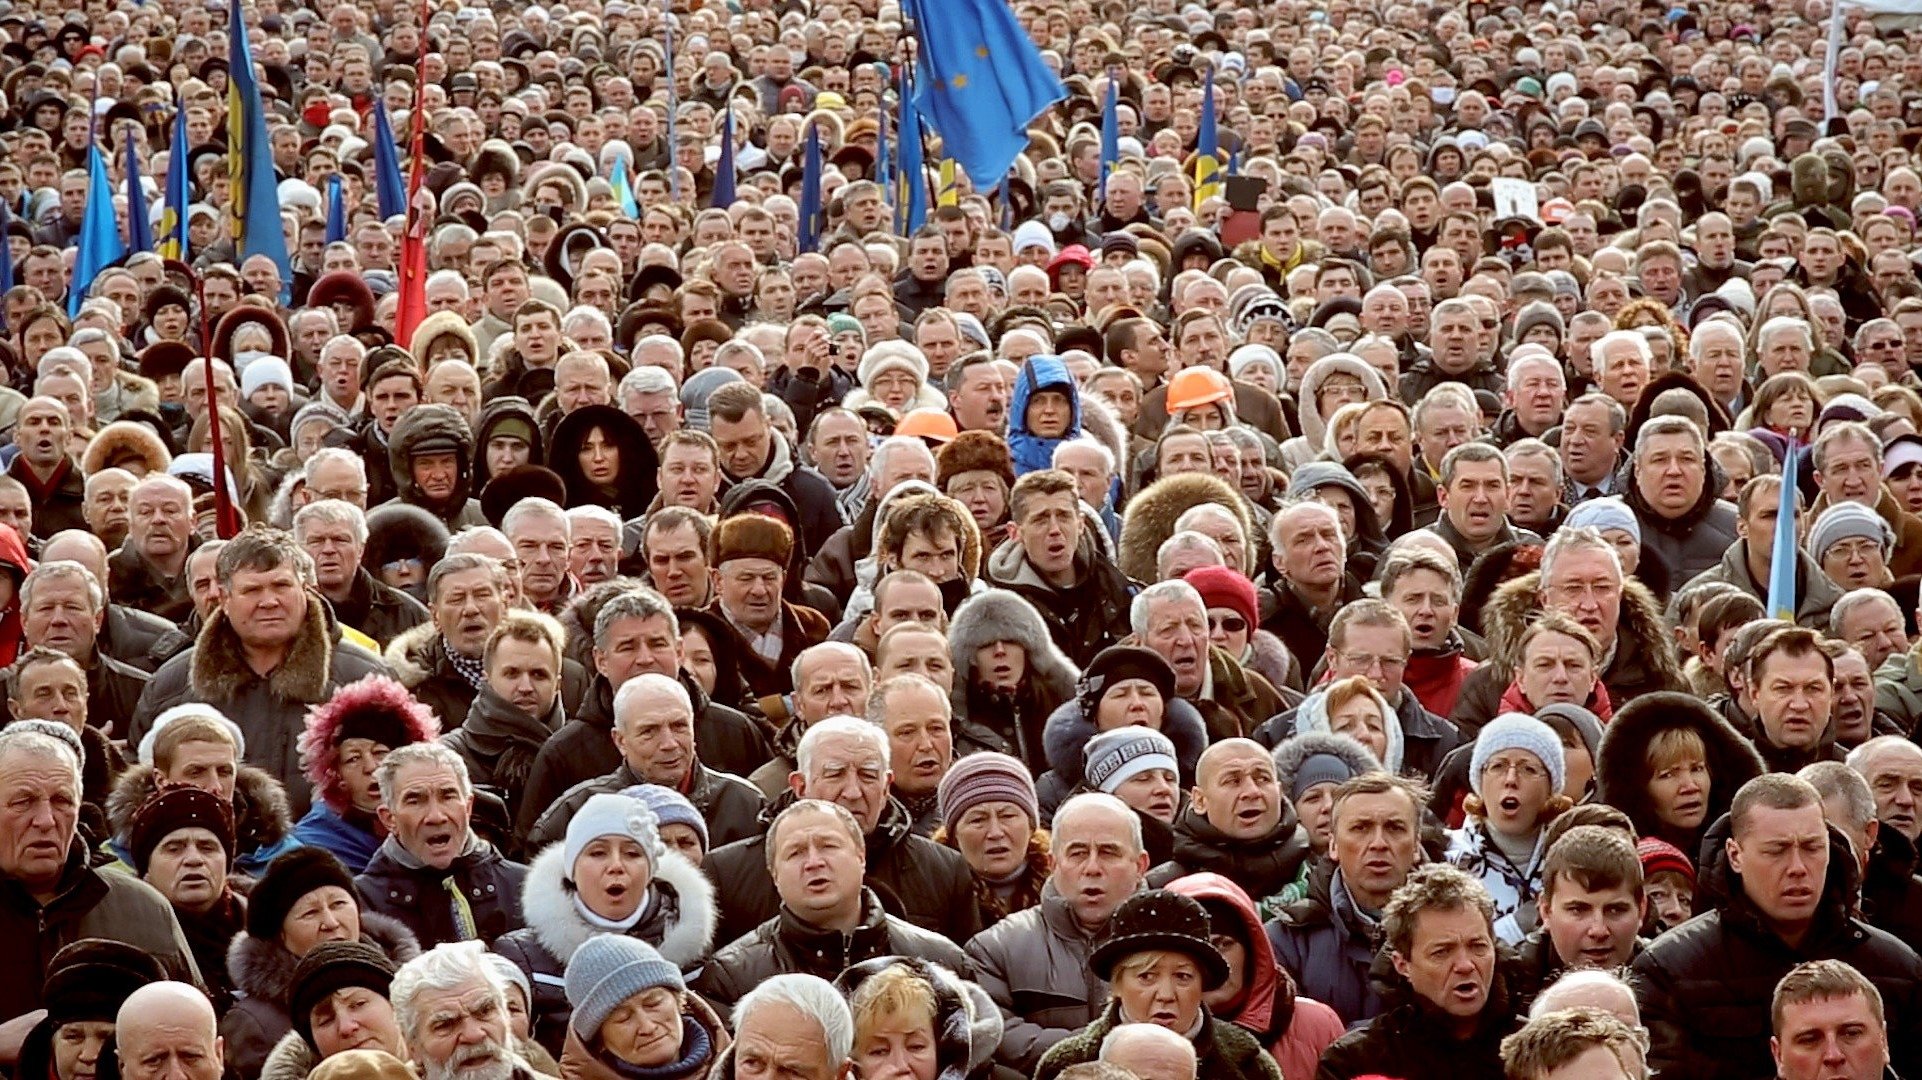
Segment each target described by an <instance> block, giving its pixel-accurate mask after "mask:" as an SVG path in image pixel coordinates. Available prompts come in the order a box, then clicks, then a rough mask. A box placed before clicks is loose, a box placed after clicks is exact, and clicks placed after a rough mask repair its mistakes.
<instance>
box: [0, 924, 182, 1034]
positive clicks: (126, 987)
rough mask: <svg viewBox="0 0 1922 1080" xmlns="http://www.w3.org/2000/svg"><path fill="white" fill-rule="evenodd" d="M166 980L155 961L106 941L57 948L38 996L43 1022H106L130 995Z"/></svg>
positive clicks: (93, 939) (139, 951)
mask: <svg viewBox="0 0 1922 1080" xmlns="http://www.w3.org/2000/svg"><path fill="white" fill-rule="evenodd" d="M16 977H27V976H26V975H25V974H24V973H16ZM166 978H167V973H166V971H165V970H164V969H162V968H161V966H160V961H159V960H156V959H155V958H154V956H153V954H151V953H149V952H146V951H144V950H142V949H136V948H134V947H133V946H132V945H128V944H125V943H124V942H119V941H113V940H109V939H107V938H98V937H91V938H81V939H80V940H79V941H75V942H72V943H71V944H68V945H66V946H63V947H62V948H61V949H60V951H58V952H56V953H54V954H53V959H52V960H51V961H49V962H48V964H47V978H46V981H45V983H43V984H42V987H41V992H40V997H41V1004H42V1006H43V1007H44V1008H45V1009H46V1010H47V1020H46V1022H47V1023H49V1024H52V1025H54V1026H55V1027H59V1026H61V1025H64V1024H73V1023H80V1022H82V1021H89V1020H92V1021H101V1022H106V1023H111V1022H112V1021H113V1019H114V1017H115V1016H116V1015H118V1013H119V1012H120V1006H121V1005H123V1004H125V1003H126V1000H127V998H129V997H130V996H132V995H133V992H134V991H135V990H138V989H140V988H141V987H142V986H145V985H147V984H148V983H154V982H161V981H163V980H165V979H166Z"/></svg>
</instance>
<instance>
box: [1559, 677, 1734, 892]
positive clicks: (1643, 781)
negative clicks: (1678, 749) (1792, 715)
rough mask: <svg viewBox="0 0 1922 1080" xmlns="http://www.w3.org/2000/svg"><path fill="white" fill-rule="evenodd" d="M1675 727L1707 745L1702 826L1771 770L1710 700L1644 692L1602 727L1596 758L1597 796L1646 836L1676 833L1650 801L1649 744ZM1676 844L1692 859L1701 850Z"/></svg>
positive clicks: (1722, 811) (1714, 818)
mask: <svg viewBox="0 0 1922 1080" xmlns="http://www.w3.org/2000/svg"><path fill="white" fill-rule="evenodd" d="M1676 729H1686V730H1689V731H1693V732H1695V734H1696V735H1697V736H1699V737H1700V738H1701V740H1702V745H1703V747H1704V748H1705V749H1707V750H1708V771H1709V778H1710V783H1709V790H1708V813H1707V816H1705V817H1704V818H1703V819H1702V824H1703V826H1704V827H1706V826H1707V825H1708V824H1709V823H1710V822H1712V821H1715V820H1716V819H1717V818H1719V817H1721V816H1722V815H1723V814H1724V813H1727V812H1728V808H1729V803H1731V802H1732V801H1734V799H1735V791H1736V789H1737V788H1740V787H1741V786H1742V785H1743V784H1746V783H1748V782H1749V781H1750V780H1753V779H1754V778H1756V777H1758V776H1760V775H1762V773H1763V772H1765V771H1767V769H1766V767H1765V766H1764V765H1763V763H1762V755H1761V754H1759V753H1757V752H1756V749H1755V747H1754V746H1753V745H1751V744H1750V743H1749V741H1748V740H1747V739H1745V738H1743V737H1742V734H1741V733H1740V732H1738V731H1736V730H1735V728H1734V726H1733V725H1731V724H1730V723H1729V722H1728V721H1727V720H1725V719H1723V718H1722V716H1721V714H1720V713H1718V712H1716V711H1715V709H1714V708H1713V707H1712V706H1710V705H1709V704H1708V703H1707V702H1704V701H1702V700H1700V699H1699V698H1696V697H1693V696H1691V695H1689V694H1678V693H1668V692H1662V693H1654V694H1643V695H1642V696H1641V697H1638V698H1636V699H1635V700H1634V701H1631V702H1629V703H1628V704H1627V705H1624V706H1622V708H1621V709H1620V710H1618V711H1617V712H1616V713H1615V717H1614V719H1612V720H1610V721H1609V724H1608V727H1606V728H1604V729H1603V730H1602V748H1601V752H1600V753H1599V754H1597V755H1596V760H1595V782H1596V799H1597V801H1599V802H1604V803H1607V804H1608V805H1610V806H1613V807H1616V808H1617V809H1619V810H1621V811H1622V812H1623V813H1625V814H1627V815H1628V816H1629V820H1631V821H1633V822H1634V823H1635V828H1636V831H1638V832H1639V833H1641V835H1643V836H1660V837H1662V838H1664V839H1669V838H1670V834H1671V833H1672V832H1673V830H1670V829H1664V828H1663V827H1662V826H1661V825H1660V823H1659V822H1658V821H1657V820H1656V817H1655V810H1654V808H1653V806H1652V805H1651V804H1650V802H1649V797H1648V745H1649V740H1651V739H1653V738H1654V737H1655V736H1656V734H1657V733H1659V732H1663V731H1673V730H1676ZM1682 839H1685V840H1686V839H1691V838H1687V837H1683V838H1682ZM1670 842H1671V843H1673V842H1674V841H1673V840H1672V839H1671V840H1670ZM1678 846H1681V847H1682V850H1683V852H1684V853H1685V854H1687V855H1688V857H1689V858H1690V859H1691V860H1693V859H1695V858H1696V857H1697V855H1698V854H1699V852H1698V850H1697V849H1696V848H1695V847H1694V846H1693V845H1678Z"/></svg>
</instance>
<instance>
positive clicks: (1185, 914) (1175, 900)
mask: <svg viewBox="0 0 1922 1080" xmlns="http://www.w3.org/2000/svg"><path fill="white" fill-rule="evenodd" d="M1210 930H1211V927H1210V920H1209V918H1208V909H1207V908H1204V907H1202V906H1201V901H1199V900H1196V899H1195V898H1193V897H1191V896H1183V895H1181V894H1180V893H1173V892H1169V891H1168V890H1166V889H1149V890H1147V891H1146V892H1138V893H1135V894H1134V895H1133V896H1130V897H1128V898H1127V899H1126V900H1123V901H1122V902H1121V906H1119V907H1117V908H1115V910H1114V914H1113V915H1110V916H1109V917H1108V926H1107V930H1106V932H1105V933H1104V934H1103V935H1102V938H1101V944H1099V945H1096V946H1095V949H1094V952H1093V953H1091V954H1089V956H1088V970H1089V971H1092V972H1094V974H1095V975H1096V976H1097V977H1099V978H1101V979H1102V980H1104V981H1110V982H1111V981H1113V979H1114V966H1115V964H1116V963H1117V962H1118V961H1120V960H1122V959H1125V958H1126V957H1129V956H1133V955H1134V954H1136V953H1141V952H1149V951H1155V952H1177V953H1181V954H1183V955H1185V956H1188V957H1191V958H1193V960H1194V961H1195V964H1196V965H1197V966H1198V967H1200V968H1201V970H1202V975H1203V978H1202V989H1203V990H1213V989H1215V988H1216V987H1218V986H1220V985H1221V984H1222V983H1224V982H1227V981H1228V961H1226V960H1224V959H1222V956H1221V951H1220V950H1219V949H1216V948H1215V945H1214V941H1213V940H1212V936H1211V933H1210Z"/></svg>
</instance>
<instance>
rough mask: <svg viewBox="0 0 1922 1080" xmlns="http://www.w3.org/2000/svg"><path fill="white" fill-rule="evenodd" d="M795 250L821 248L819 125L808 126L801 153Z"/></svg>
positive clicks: (806, 250) (808, 250) (807, 250)
mask: <svg viewBox="0 0 1922 1080" xmlns="http://www.w3.org/2000/svg"><path fill="white" fill-rule="evenodd" d="M795 241H796V243H795V249H796V250H797V251H799V252H802V253H806V252H810V251H813V250H814V249H815V248H817V247H819V246H821V125H819V124H809V125H808V134H807V145H806V147H805V149H803V150H802V152H801V226H800V235H799V236H797V237H796V238H795Z"/></svg>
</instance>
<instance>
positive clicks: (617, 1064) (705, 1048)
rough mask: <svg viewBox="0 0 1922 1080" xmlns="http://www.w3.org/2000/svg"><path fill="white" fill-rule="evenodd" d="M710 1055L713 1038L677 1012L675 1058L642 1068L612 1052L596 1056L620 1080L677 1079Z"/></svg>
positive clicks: (701, 1065) (705, 1062) (698, 1069)
mask: <svg viewBox="0 0 1922 1080" xmlns="http://www.w3.org/2000/svg"><path fill="white" fill-rule="evenodd" d="M713 1056H714V1037H713V1036H711V1035H709V1034H708V1033H707V1029H706V1028H705V1027H702V1026H701V1025H700V1024H698V1023H696V1022H695V1020H694V1018H693V1017H691V1016H688V1015H687V1014H685V1013H683V1014H681V1056H680V1058H679V1059H678V1060H675V1061H670V1062H668V1063H667V1064H665V1065H655V1066H652V1067H645V1066H641V1065H630V1064H628V1063H627V1062H625V1061H622V1060H621V1059H620V1058H617V1057H615V1056H614V1055H612V1054H606V1053H603V1054H600V1055H599V1057H600V1059H601V1063H602V1064H604V1065H606V1066H607V1067H608V1068H610V1069H612V1070H613V1071H614V1074H615V1075H616V1076H620V1077H622V1078H624V1080H680V1078H681V1077H685V1076H694V1075H696V1074H698V1073H701V1072H703V1071H705V1070H706V1069H707V1066H708V1062H709V1060H710V1059H711V1058H713Z"/></svg>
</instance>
